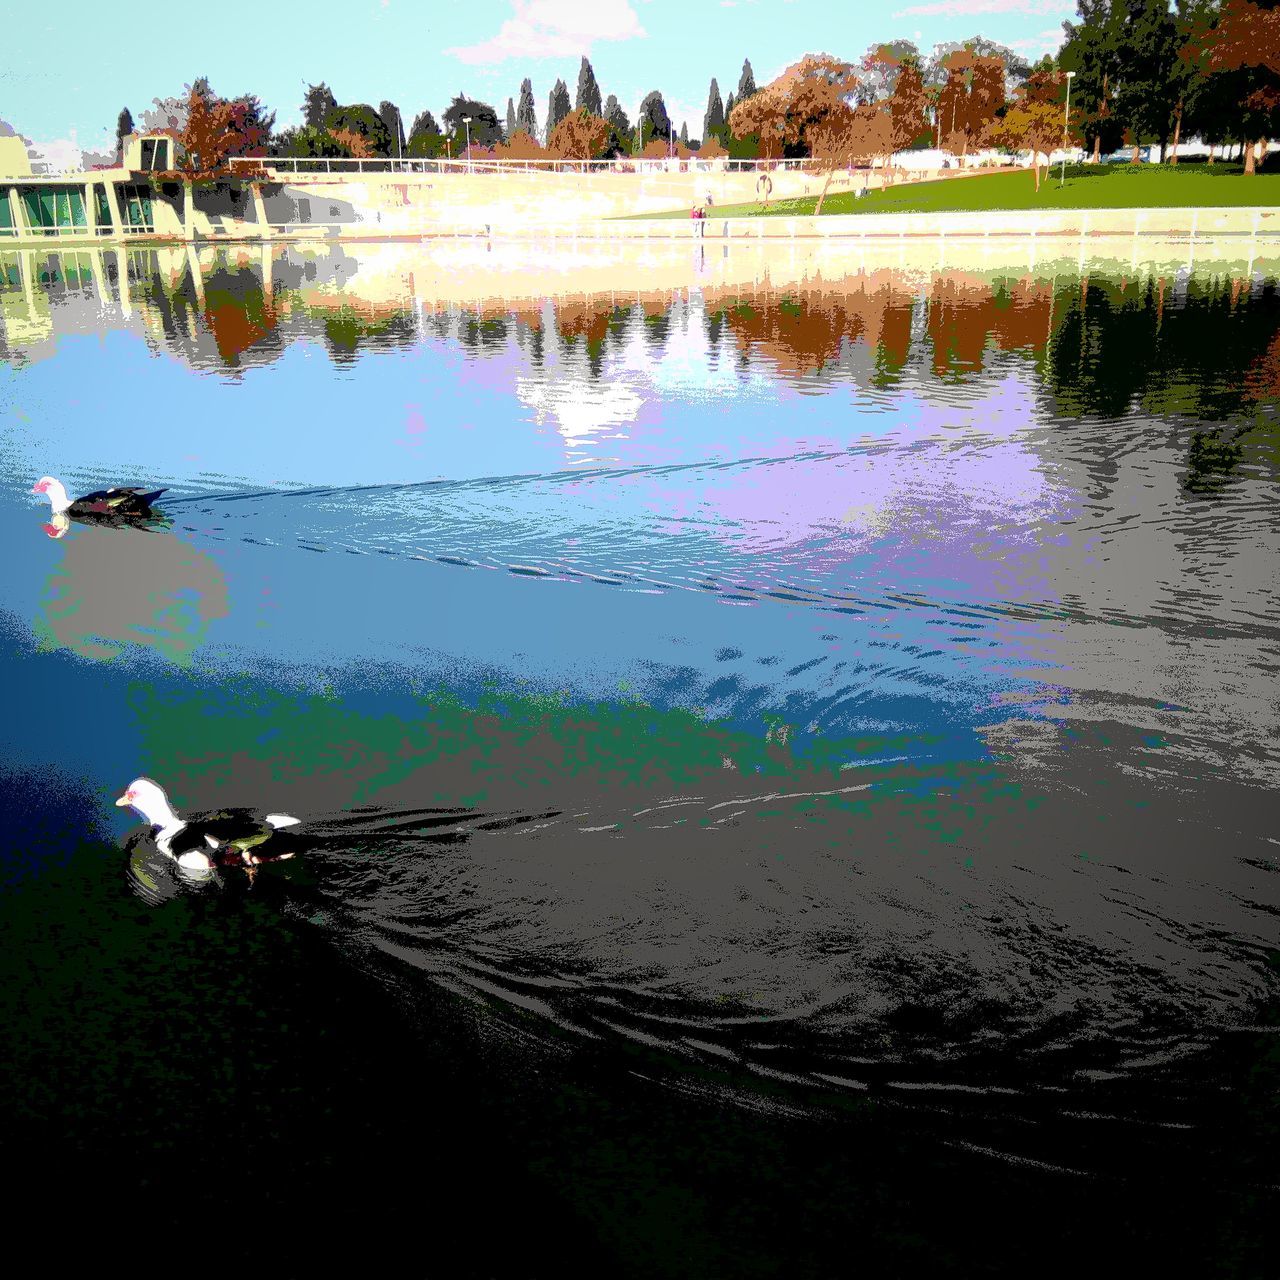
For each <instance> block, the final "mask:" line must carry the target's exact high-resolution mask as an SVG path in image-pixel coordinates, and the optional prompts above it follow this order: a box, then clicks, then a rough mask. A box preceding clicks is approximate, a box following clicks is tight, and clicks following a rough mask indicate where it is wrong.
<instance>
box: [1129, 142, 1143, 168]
mask: <svg viewBox="0 0 1280 1280" xmlns="http://www.w3.org/2000/svg"><path fill="white" fill-rule="evenodd" d="M1141 151H1142V147H1141V146H1140V145H1139V144H1138V143H1136V142H1135V143H1134V144H1133V156H1132V158H1131V159H1130V161H1129V163H1130V164H1141V163H1142V160H1141V159H1140V158H1139V153H1140V152H1141Z"/></svg>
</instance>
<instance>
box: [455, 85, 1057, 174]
mask: <svg viewBox="0 0 1280 1280" xmlns="http://www.w3.org/2000/svg"><path fill="white" fill-rule="evenodd" d="M1069 88H1070V86H1068V89H1069ZM462 123H463V124H465V125H466V126H467V172H468V173H470V172H471V117H470V116H463V117H462Z"/></svg>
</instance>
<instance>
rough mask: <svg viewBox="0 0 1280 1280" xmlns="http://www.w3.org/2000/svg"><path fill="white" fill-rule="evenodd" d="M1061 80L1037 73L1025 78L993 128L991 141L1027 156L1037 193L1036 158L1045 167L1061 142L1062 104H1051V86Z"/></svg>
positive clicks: (1037, 166) (1062, 131) (1052, 73)
mask: <svg viewBox="0 0 1280 1280" xmlns="http://www.w3.org/2000/svg"><path fill="white" fill-rule="evenodd" d="M1062 79H1064V78H1063V77H1061V76H1059V75H1058V74H1057V73H1055V72H1048V71H1041V72H1038V73H1033V74H1032V75H1031V76H1030V77H1028V79H1027V82H1026V84H1024V85H1023V87H1022V88H1021V89H1020V90H1019V92H1018V96H1017V99H1016V100H1015V102H1014V103H1013V105H1012V106H1010V107H1009V109H1008V110H1007V111H1006V112H1005V114H1004V117H1003V119H1002V120H1001V122H1000V124H999V125H998V126H996V127H995V128H993V130H992V134H993V140H995V141H997V142H999V143H1000V144H1002V145H1004V146H1007V147H1009V148H1010V149H1011V150H1014V151H1029V152H1030V153H1031V169H1032V172H1033V174H1034V176H1035V183H1036V190H1037V191H1039V190H1040V157H1041V155H1043V156H1044V160H1045V168H1046V169H1047V168H1048V166H1049V156H1050V155H1051V154H1052V152H1053V151H1054V150H1055V149H1056V148H1057V147H1060V146H1061V145H1062V144H1063V142H1064V141H1065V136H1064V129H1063V104H1062V103H1061V102H1058V101H1055V100H1054V98H1053V96H1052V93H1053V89H1052V86H1053V85H1054V84H1055V82H1057V81H1061V80H1062Z"/></svg>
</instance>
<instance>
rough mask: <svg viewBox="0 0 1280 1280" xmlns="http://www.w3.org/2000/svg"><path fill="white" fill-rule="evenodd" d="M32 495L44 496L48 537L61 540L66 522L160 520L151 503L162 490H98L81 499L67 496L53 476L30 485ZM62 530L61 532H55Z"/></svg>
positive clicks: (135, 522) (104, 522) (64, 489)
mask: <svg viewBox="0 0 1280 1280" xmlns="http://www.w3.org/2000/svg"><path fill="white" fill-rule="evenodd" d="M31 492H32V493H39V494H43V495H44V496H45V497H46V498H48V499H49V505H50V506H51V507H52V508H53V524H52V525H51V526H50V525H46V526H45V532H47V533H49V536H50V537H55V538H58V537H61V536H62V534H63V533H65V532H66V522H67V521H68V520H83V521H85V522H87V523H90V524H115V525H123V524H139V523H144V522H146V521H150V520H156V519H158V518H159V517H160V512H158V511H157V510H156V509H155V508H154V507H153V506H152V504H153V503H154V502H155V500H156V499H157V498H158V497H159V496H160V495H161V494H162V493H166V492H167V490H165V489H149V490H148V489H136V488H116V489H97V490H95V491H94V492H93V493H86V494H85V495H84V497H83V498H75V499H72V498H70V497H68V496H67V490H66V486H65V485H63V483H62V481H61V480H56V479H54V477H53V476H41V477H40V479H39V480H37V481H36V482H35V484H33V485H32V486H31ZM59 529H61V532H56V531H57V530H59Z"/></svg>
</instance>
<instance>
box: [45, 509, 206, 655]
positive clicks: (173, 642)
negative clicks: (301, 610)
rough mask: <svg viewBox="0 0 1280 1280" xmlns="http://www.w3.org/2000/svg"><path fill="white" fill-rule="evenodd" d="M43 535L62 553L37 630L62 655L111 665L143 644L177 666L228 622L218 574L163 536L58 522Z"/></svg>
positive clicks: (202, 557) (198, 555) (172, 537)
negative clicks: (212, 628)
mask: <svg viewBox="0 0 1280 1280" xmlns="http://www.w3.org/2000/svg"><path fill="white" fill-rule="evenodd" d="M44 529H45V532H46V533H48V534H49V536H50V537H53V538H58V539H60V540H62V541H63V543H64V548H65V549H64V551H63V555H62V561H61V563H60V564H59V565H58V567H57V568H56V569H55V570H54V571H53V573H52V574H51V575H50V578H49V584H48V590H47V592H46V594H45V598H44V600H43V601H42V606H43V612H44V617H43V619H42V620H41V622H42V625H40V626H39V628H38V629H39V630H41V631H42V632H44V633H45V636H46V638H47V639H48V640H50V641H52V642H53V643H54V644H56V645H58V646H60V647H62V648H66V649H70V650H71V651H72V652H74V653H77V654H80V655H81V656H82V657H86V658H114V657H117V656H118V655H119V654H121V653H122V652H124V650H125V648H126V647H127V646H129V645H147V646H150V647H152V648H155V649H157V650H159V651H160V652H161V653H162V654H164V655H165V656H166V657H167V658H169V659H171V660H172V661H174V662H179V663H182V662H186V661H188V660H189V659H190V657H191V655H192V654H193V653H194V651H195V649H196V648H197V647H198V646H199V645H200V644H201V643H202V641H203V640H204V636H205V632H206V630H207V629H208V625H209V623H210V622H211V621H213V620H214V619H215V618H224V617H226V616H227V613H228V605H227V584H226V579H225V577H224V576H223V573H222V570H221V569H219V568H218V566H217V565H216V564H215V563H214V561H213V560H212V559H211V558H210V557H209V556H208V555H206V554H205V553H204V552H202V551H197V550H196V549H195V548H194V547H192V546H189V545H188V544H187V543H186V542H184V541H183V540H182V539H181V538H178V537H176V536H175V535H174V534H173V533H171V532H169V531H167V530H161V529H148V530H132V529H115V528H110V527H104V526H97V525H83V524H80V523H78V522H77V523H75V524H74V525H73V524H72V522H70V521H68V520H67V518H66V517H65V516H63V517H61V519H59V517H57V516H55V517H54V518H53V520H52V521H51V522H50V523H49V524H46V525H45V526H44ZM68 535H70V536H68Z"/></svg>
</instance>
